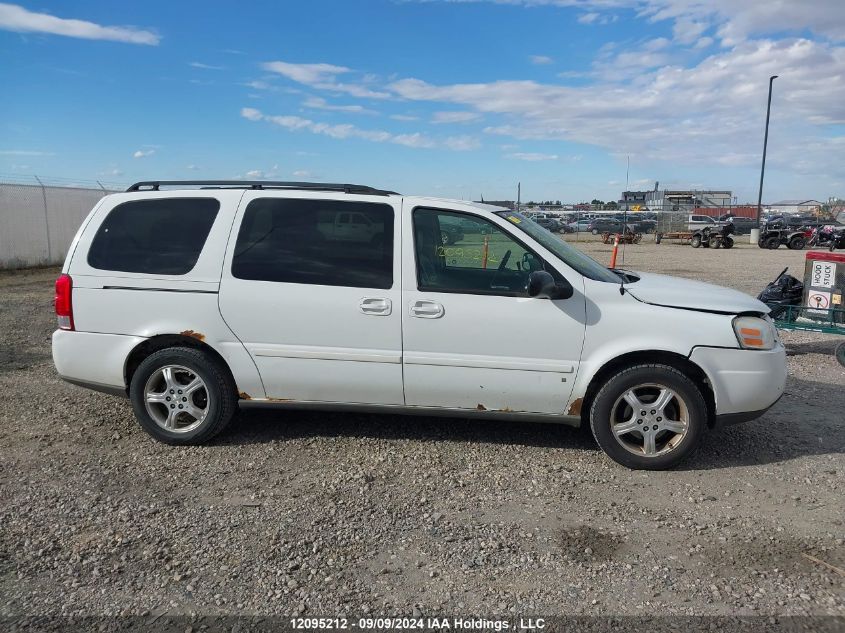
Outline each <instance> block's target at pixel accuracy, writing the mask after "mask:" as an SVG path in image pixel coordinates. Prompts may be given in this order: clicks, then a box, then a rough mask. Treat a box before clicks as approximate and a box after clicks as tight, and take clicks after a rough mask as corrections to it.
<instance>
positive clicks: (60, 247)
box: [0, 176, 124, 269]
mask: <svg viewBox="0 0 845 633" xmlns="http://www.w3.org/2000/svg"><path fill="white" fill-rule="evenodd" d="M92 185H93V186H92ZM123 188H124V187H121V186H120V185H118V184H117V183H99V182H94V183H84V182H76V183H75V182H67V181H62V180H59V179H40V178H38V177H37V176H33V177H31V178H15V179H14V180H12V179H11V178H8V179H7V178H3V179H0V269H12V268H26V267H31V266H48V265H54V264H60V263H62V262H63V261H64V259H65V256H66V255H67V250H68V247H69V246H70V243H71V240H73V237H74V235H76V231H77V229H78V228H79V225H80V224H82V221H83V220H84V219H85V217H86V216H87V215H88V212H89V211H91V209H92V208H93V207H94V205H95V204H97V202H98V201H99V200H100V198H102V197H103V196H104V195H106V194H108V193H113V192H116V191H120V190H122V189H123Z"/></svg>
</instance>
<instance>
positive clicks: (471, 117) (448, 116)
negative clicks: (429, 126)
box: [431, 112, 481, 123]
mask: <svg viewBox="0 0 845 633" xmlns="http://www.w3.org/2000/svg"><path fill="white" fill-rule="evenodd" d="M480 118H481V115H480V114H478V112H435V113H434V114H433V115H432V117H431V122H432V123H469V122H470V121H476V120H478V119H480Z"/></svg>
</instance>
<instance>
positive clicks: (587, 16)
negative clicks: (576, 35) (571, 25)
mask: <svg viewBox="0 0 845 633" xmlns="http://www.w3.org/2000/svg"><path fill="white" fill-rule="evenodd" d="M600 17H601V14H599V13H595V12H590V13H583V14H581V15H580V16H578V22H580V23H581V24H592V23H593V22H595V21H596V20H598V19H599V18H600Z"/></svg>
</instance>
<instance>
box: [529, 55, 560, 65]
mask: <svg viewBox="0 0 845 633" xmlns="http://www.w3.org/2000/svg"><path fill="white" fill-rule="evenodd" d="M528 59H530V60H531V63H532V64H535V65H537V66H544V65H546V64H551V63H554V60H553V59H552V58H551V57H548V56H546V55H531V56H529V58H528Z"/></svg>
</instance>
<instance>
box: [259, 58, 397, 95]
mask: <svg viewBox="0 0 845 633" xmlns="http://www.w3.org/2000/svg"><path fill="white" fill-rule="evenodd" d="M261 67H262V68H263V69H264V70H267V71H269V72H272V73H277V74H279V75H282V76H283V77H287V78H288V79H290V80H292V81H295V82H297V83H300V84H304V85H306V86H310V87H311V88H317V89H319V90H328V91H330V92H340V93H345V94H348V95H351V96H353V97H358V98H361V99H388V98H389V97H390V95H389V94H388V93H386V92H383V91H379V90H373V89H372V88H370V87H369V86H368V85H367V84H368V83H372V81H373V79H374V77H372V76H371V75H365V76H364V77H363V78H362V79H361V82H359V83H343V82H340V81H337V77H338V75H347V74H349V73H352V72H353V71H352V69H351V68H347V67H346V66H335V65H334V64H325V63H319V64H294V63H291V62H283V61H275V62H265V63H263V64H261Z"/></svg>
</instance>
